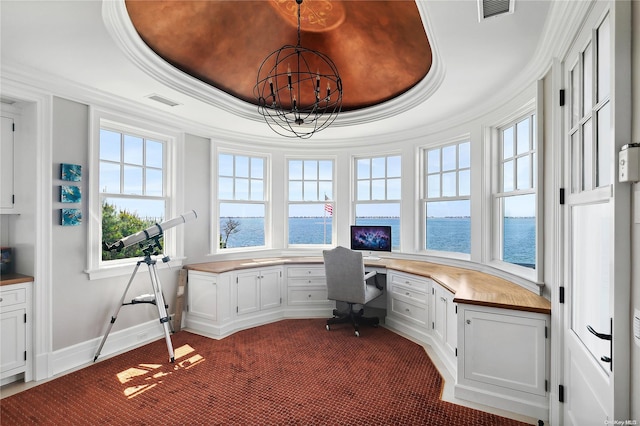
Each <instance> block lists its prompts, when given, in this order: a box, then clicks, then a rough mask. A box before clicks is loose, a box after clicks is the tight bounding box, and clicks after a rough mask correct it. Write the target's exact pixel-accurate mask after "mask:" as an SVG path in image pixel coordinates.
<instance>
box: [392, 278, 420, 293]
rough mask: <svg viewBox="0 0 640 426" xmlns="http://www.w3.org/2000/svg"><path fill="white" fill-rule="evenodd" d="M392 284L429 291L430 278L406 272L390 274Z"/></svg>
mask: <svg viewBox="0 0 640 426" xmlns="http://www.w3.org/2000/svg"><path fill="white" fill-rule="evenodd" d="M390 275H391V284H398V285H401V286H403V287H408V288H413V289H415V290H419V291H422V292H424V293H427V292H428V291H429V279H427V278H419V277H415V276H411V275H404V274H390Z"/></svg>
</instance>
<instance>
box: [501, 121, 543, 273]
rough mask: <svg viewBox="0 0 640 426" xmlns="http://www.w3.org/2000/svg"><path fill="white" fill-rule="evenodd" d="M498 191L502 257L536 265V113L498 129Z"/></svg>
mask: <svg viewBox="0 0 640 426" xmlns="http://www.w3.org/2000/svg"><path fill="white" fill-rule="evenodd" d="M498 134H499V150H498V151H499V161H498V167H499V171H498V174H499V176H500V178H499V185H498V192H497V193H496V194H495V201H496V203H495V206H496V211H497V215H496V218H497V220H498V226H497V228H498V229H497V230H498V235H499V238H498V239H497V240H496V241H494V248H495V253H496V256H497V258H498V259H499V260H501V261H503V262H507V263H510V264H513V265H517V266H520V267H525V268H531V269H535V268H536V247H537V238H536V228H537V219H536V216H537V215H536V210H537V178H538V177H537V173H536V171H537V164H536V162H537V156H536V148H537V146H536V145H537V143H536V116H535V114H530V115H527V116H526V117H524V118H520V119H518V120H516V122H514V123H511V124H508V125H506V126H504V127H501V128H499V129H498Z"/></svg>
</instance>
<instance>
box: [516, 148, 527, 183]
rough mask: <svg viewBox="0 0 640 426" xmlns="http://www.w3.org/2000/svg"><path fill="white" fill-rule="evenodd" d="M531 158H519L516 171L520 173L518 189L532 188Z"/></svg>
mask: <svg viewBox="0 0 640 426" xmlns="http://www.w3.org/2000/svg"><path fill="white" fill-rule="evenodd" d="M530 160H531V157H530V156H529V155H526V156H524V157H519V158H518V160H517V163H516V169H517V171H518V182H517V184H518V189H529V188H531V180H530V177H531V165H530V163H529V162H530Z"/></svg>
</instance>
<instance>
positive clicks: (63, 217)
mask: <svg viewBox="0 0 640 426" xmlns="http://www.w3.org/2000/svg"><path fill="white" fill-rule="evenodd" d="M81 223H82V210H80V209H61V210H60V224H61V225H62V226H76V225H80V224H81Z"/></svg>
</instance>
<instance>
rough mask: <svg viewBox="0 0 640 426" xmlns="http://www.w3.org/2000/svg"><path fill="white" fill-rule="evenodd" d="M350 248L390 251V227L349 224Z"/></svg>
mask: <svg viewBox="0 0 640 426" xmlns="http://www.w3.org/2000/svg"><path fill="white" fill-rule="evenodd" d="M351 250H365V251H391V227H390V226H376V225H363V226H360V225H351Z"/></svg>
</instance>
